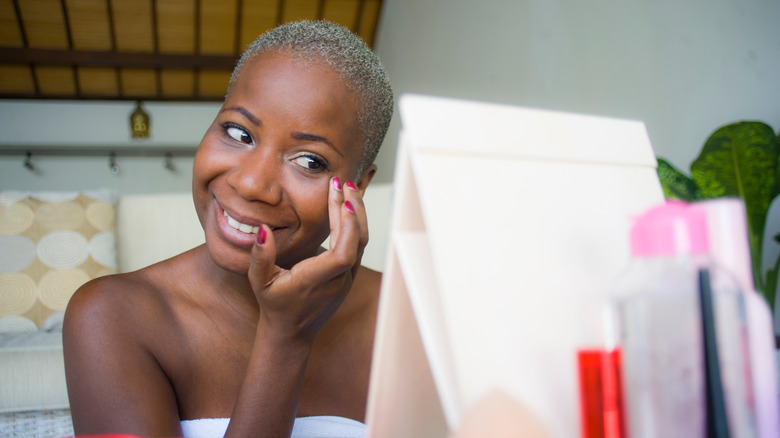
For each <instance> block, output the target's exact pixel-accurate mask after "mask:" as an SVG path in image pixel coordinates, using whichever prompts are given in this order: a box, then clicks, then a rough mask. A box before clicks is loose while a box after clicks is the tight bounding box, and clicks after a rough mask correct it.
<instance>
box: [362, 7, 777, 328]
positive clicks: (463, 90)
mask: <svg viewBox="0 0 780 438" xmlns="http://www.w3.org/2000/svg"><path fill="white" fill-rule="evenodd" d="M778 23H780V2H779V1H777V0H744V1H734V0H684V1H680V0H654V1H641V0H590V1H582V0H480V1H475V0H385V1H384V10H383V15H382V20H381V23H380V28H379V34H378V36H377V45H376V47H377V52H378V53H379V56H380V57H381V58H382V60H383V61H384V63H385V66H386V67H387V69H388V73H389V74H390V79H391V81H392V83H393V86H394V89H395V92H396V95H399V94H401V93H405V92H415V93H424V94H435V95H442V96H449V97H456V98H464V99H474V100H483V101H492V102H500V103H509V104H515V105H524V106H531V107H540V108H546V109H554V110H562V111H571V112H578V113H589V114H597V115H604V116H612V117H619V118H628V119H635V120H641V121H643V122H644V123H645V124H646V126H647V129H648V133H649V135H650V140H651V142H652V144H653V148H654V150H655V152H656V154H657V155H659V156H662V157H665V158H667V159H669V160H670V161H671V162H672V163H673V164H674V165H676V166H677V167H678V168H680V169H681V170H683V171H684V172H686V173H689V168H690V163H691V162H692V161H693V160H694V159H695V158H696V156H697V155H698V152H699V150H700V148H701V146H702V144H703V143H704V141H705V140H706V139H707V137H708V136H709V135H710V134H711V133H712V132H713V131H714V130H715V129H716V128H717V127H719V126H721V125H724V124H728V123H731V122H734V121H738V120H762V121H765V122H767V123H768V124H769V125H770V126H772V127H773V128H774V129H775V130H776V131H777V130H780V98H779V97H778V96H780V25H778ZM398 130H399V123H398V117H397V116H396V117H395V119H394V121H393V124H392V125H391V131H390V133H389V134H388V137H387V139H386V141H385V145H384V146H383V150H382V152H381V153H380V156H379V159H378V162H377V164H378V166H379V173H378V174H377V179H378V180H383V181H384V180H390V179H391V178H392V175H391V174H389V172H390V171H391V170H392V168H393V163H394V159H395V144H396V142H397V139H398ZM776 233H780V202H778V201H776V202H775V206H774V207H773V209H772V211H771V214H770V217H769V219H768V222H767V236H771V235H774V234H776ZM764 247H765V254H766V255H765V256H764V263H765V265H766V266H768V264H769V262H770V261H774V260H775V258H776V257H777V254H778V253H779V252H780V246H778V245H777V244H775V243H774V242H771V241H770V240H769V238H767V239H765V244H764ZM778 310H780V307H778ZM778 321H780V315H779V316H778Z"/></svg>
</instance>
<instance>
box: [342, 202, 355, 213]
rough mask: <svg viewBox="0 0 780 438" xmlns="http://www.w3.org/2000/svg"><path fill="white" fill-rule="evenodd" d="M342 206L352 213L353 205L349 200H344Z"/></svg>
mask: <svg viewBox="0 0 780 438" xmlns="http://www.w3.org/2000/svg"><path fill="white" fill-rule="evenodd" d="M344 207H346V208H347V210H349V211H350V212H352V213H354V212H355V207H353V206H352V203H351V202H349V201H344Z"/></svg>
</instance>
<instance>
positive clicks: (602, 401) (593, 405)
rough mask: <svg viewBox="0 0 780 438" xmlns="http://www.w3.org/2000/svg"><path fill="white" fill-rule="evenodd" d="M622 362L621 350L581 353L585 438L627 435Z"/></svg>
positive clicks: (581, 389) (580, 374) (618, 437)
mask: <svg viewBox="0 0 780 438" xmlns="http://www.w3.org/2000/svg"><path fill="white" fill-rule="evenodd" d="M620 362H621V361H620V350H618V349H615V350H612V351H606V350H600V349H588V350H580V351H578V352H577V366H578V370H579V382H580V430H581V431H582V438H627V435H626V433H625V426H624V421H623V414H622V413H623V397H622V388H621V384H620V382H621V375H620V370H621V369H620Z"/></svg>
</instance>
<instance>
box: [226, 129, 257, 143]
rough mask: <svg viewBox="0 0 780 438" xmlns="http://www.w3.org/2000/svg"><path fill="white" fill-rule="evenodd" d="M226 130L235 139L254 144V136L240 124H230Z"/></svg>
mask: <svg viewBox="0 0 780 438" xmlns="http://www.w3.org/2000/svg"><path fill="white" fill-rule="evenodd" d="M225 132H226V133H227V135H229V136H230V138H232V139H233V140H236V141H240V142H241V143H246V144H252V137H250V136H249V134H248V133H247V132H246V131H244V130H243V129H241V128H239V127H238V126H228V127H227V128H225Z"/></svg>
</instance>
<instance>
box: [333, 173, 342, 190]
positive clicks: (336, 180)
mask: <svg viewBox="0 0 780 438" xmlns="http://www.w3.org/2000/svg"><path fill="white" fill-rule="evenodd" d="M331 181H333V188H335V189H336V190H341V180H339V177H337V176H334V177H333V179H332V180H331Z"/></svg>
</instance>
